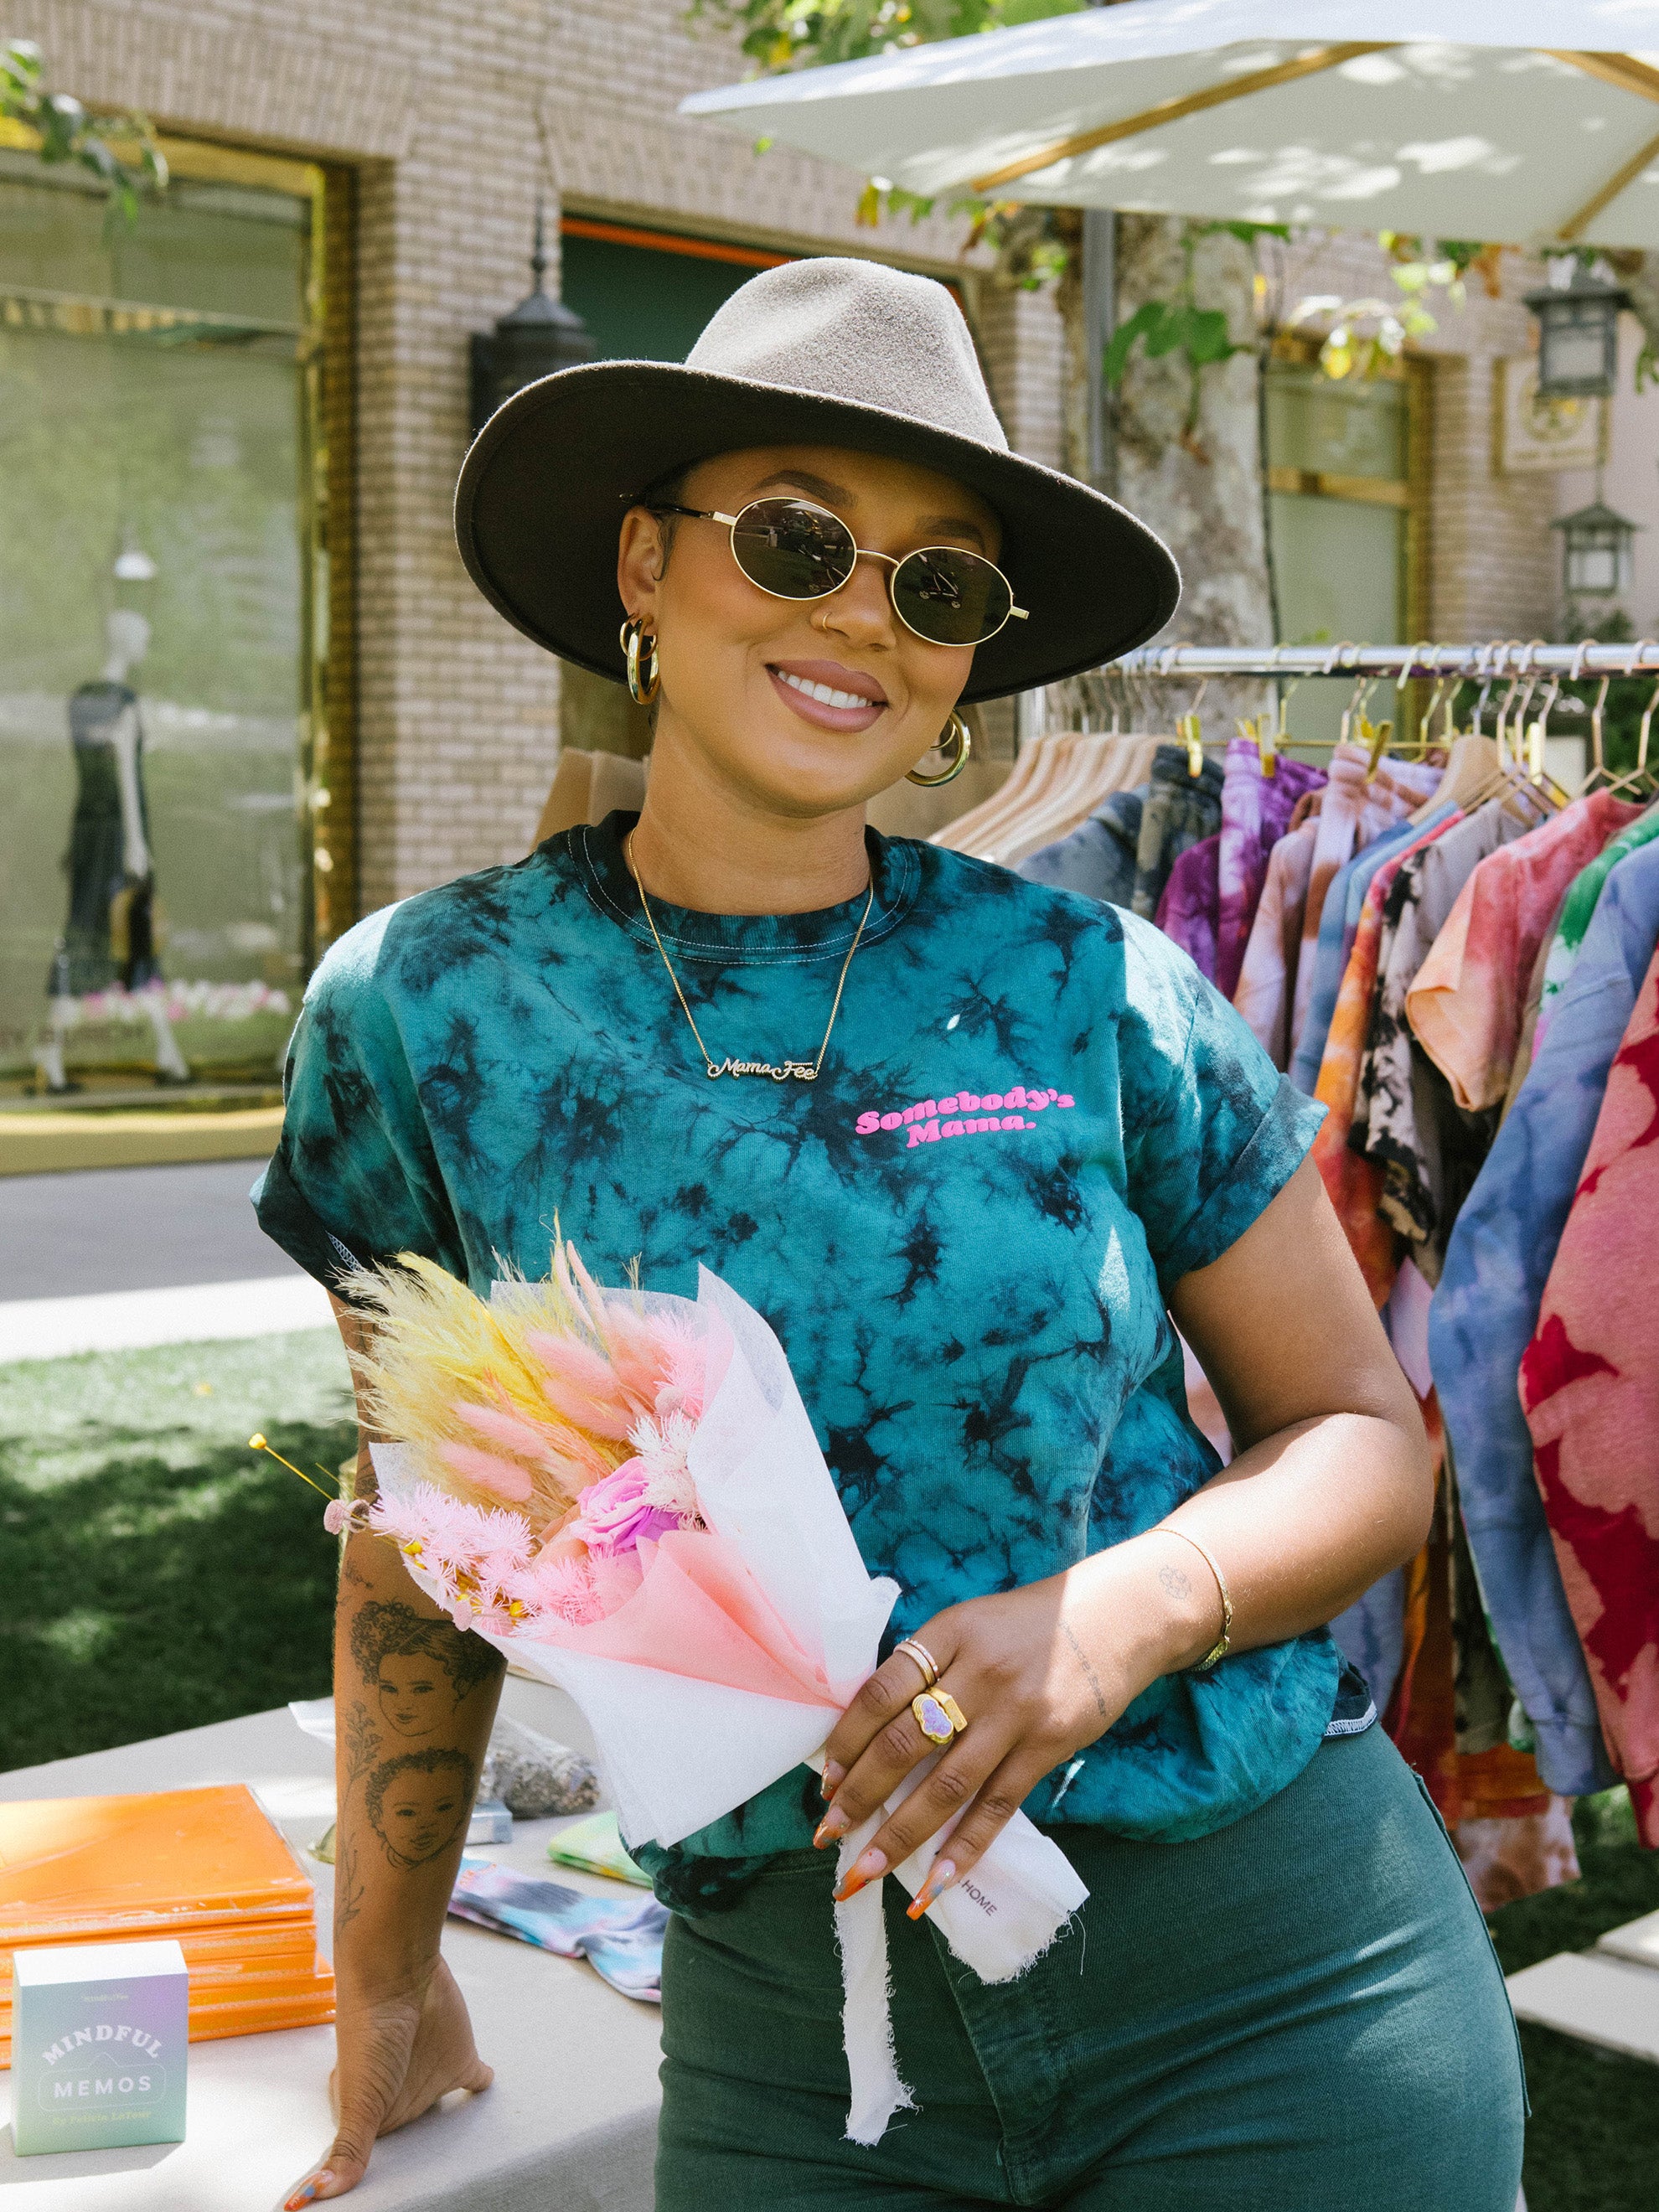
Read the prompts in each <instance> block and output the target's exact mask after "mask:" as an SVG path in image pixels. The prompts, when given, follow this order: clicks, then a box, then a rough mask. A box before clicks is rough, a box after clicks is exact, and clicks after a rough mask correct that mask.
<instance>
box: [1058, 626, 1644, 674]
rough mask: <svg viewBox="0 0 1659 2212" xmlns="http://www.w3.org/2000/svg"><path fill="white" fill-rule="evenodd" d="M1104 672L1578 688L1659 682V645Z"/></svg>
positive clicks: (1167, 649) (1152, 662) (1190, 663)
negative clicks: (1549, 682)
mask: <svg viewBox="0 0 1659 2212" xmlns="http://www.w3.org/2000/svg"><path fill="white" fill-rule="evenodd" d="M1100 672H1101V673H1102V675H1103V676H1135V677H1148V676H1150V677H1161V678H1174V679H1177V680H1178V679H1182V678H1185V679H1188V680H1191V679H1193V678H1201V677H1206V676H1208V677H1216V678H1221V677H1229V676H1234V677H1244V678H1251V677H1254V678H1261V679H1262V680H1263V681H1271V680H1272V679H1273V678H1305V677H1310V676H1333V677H1340V676H1350V677H1352V676H1369V677H1374V678H1378V679H1380V680H1388V679H1390V678H1391V679H1392V680H1393V681H1394V682H1395V683H1397V684H1404V683H1407V682H1410V681H1411V680H1412V679H1413V678H1450V677H1453V676H1455V677H1458V678H1462V679H1463V680H1466V681H1469V682H1474V683H1484V682H1486V681H1492V682H1496V681H1498V679H1499V678H1503V677H1510V676H1513V677H1535V676H1559V677H1561V678H1563V679H1564V680H1565V681H1566V682H1568V683H1572V684H1576V683H1578V682H1580V681H1581V680H1582V679H1583V678H1585V677H1595V676H1610V677H1611V676H1641V675H1659V641H1656V640H1655V639H1653V638H1648V637H1644V638H1638V640H1637V641H1636V643H1635V644H1634V645H1623V644H1615V645H1602V644H1599V643H1597V642H1596V641H1595V640H1594V639H1590V638H1586V639H1584V640H1583V641H1582V642H1581V643H1579V644H1577V645H1547V644H1546V643H1545V642H1544V641H1542V640H1541V639H1539V638H1534V639H1532V640H1531V641H1525V640H1522V639H1519V638H1506V639H1504V640H1501V641H1496V642H1494V643H1492V644H1488V645H1435V644H1432V643H1430V642H1426V641H1425V643H1423V644H1420V645H1351V644H1347V643H1346V642H1345V643H1343V644H1341V645H1336V646H1324V645H1275V646H1230V645H1143V646H1142V647H1139V650H1138V651H1137V652H1134V653H1124V654H1122V655H1121V658H1119V659H1116V660H1113V661H1109V662H1108V663H1107V664H1106V665H1105V667H1104V668H1103V669H1102V671H1100Z"/></svg>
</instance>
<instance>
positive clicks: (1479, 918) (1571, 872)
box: [1406, 791, 1642, 1113]
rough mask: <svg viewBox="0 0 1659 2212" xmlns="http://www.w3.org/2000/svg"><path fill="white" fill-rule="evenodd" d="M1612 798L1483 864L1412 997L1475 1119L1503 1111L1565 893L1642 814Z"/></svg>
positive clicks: (1424, 1034) (1568, 811)
mask: <svg viewBox="0 0 1659 2212" xmlns="http://www.w3.org/2000/svg"><path fill="white" fill-rule="evenodd" d="M1641 811H1642V810H1641V808H1640V807H1638V806H1632V805H1627V804H1626V801H1625V800H1623V799H1614V798H1613V797H1611V796H1610V795H1609V793H1607V792H1605V791H1597V792H1593V793H1591V794H1590V796H1589V798H1588V799H1574V801H1573V802H1572V805H1571V806H1564V807H1563V808H1562V810H1561V811H1560V812H1559V814H1557V815H1555V816H1553V817H1552V818H1551V819H1550V820H1549V821H1547V822H1546V823H1543V824H1542V826H1541V828H1539V829H1534V830H1532V831H1530V832H1529V833H1528V836H1524V837H1517V838H1516V841H1515V842H1514V843H1513V844H1511V845H1505V846H1504V847H1503V848H1501V850H1499V851H1498V852H1496V853H1494V854H1492V856H1491V858H1490V859H1489V860H1483V861H1482V862H1481V863H1480V866H1479V867H1478V868H1477V869H1476V870H1475V872H1474V874H1473V875H1472V876H1471V877H1470V878H1469V880H1468V883H1467V884H1464V886H1463V889H1462V891H1461V892H1460V894H1459V895H1458V899H1457V902H1456V904H1455V906H1454V907H1453V908H1452V910H1451V913H1450V915H1449V916H1448V918H1447V921H1446V926H1445V927H1444V928H1443V930H1442V931H1441V933H1440V934H1439V936H1438V937H1437V938H1436V939H1435V941H1434V946H1433V949H1432V950H1431V952H1430V954H1429V957H1428V958H1427V959H1426V960H1425V962H1424V963H1423V965H1422V968H1421V969H1420V970H1419V974H1418V978H1417V981H1416V982H1415V983H1413V986H1412V987H1411V990H1410V991H1409V993H1408V994H1407V999H1406V1013H1407V1019H1408V1020H1409V1021H1410V1023H1411V1025H1412V1030H1413V1033H1414V1035H1415V1036H1416V1037H1417V1041H1418V1042H1419V1044H1420V1045H1421V1046H1422V1048H1423V1049H1424V1051H1425V1052H1426V1053H1427V1054H1428V1055H1429V1058H1430V1059H1431V1060H1433V1062H1434V1064H1435V1066H1437V1068H1438V1069H1439V1070H1440V1072H1441V1073H1442V1074H1443V1076H1444V1077H1445V1078H1446V1080H1447V1081H1448V1082H1449V1084H1450V1085H1451V1087H1452V1096H1453V1097H1455V1099H1456V1101H1457V1103H1458V1104H1459V1105H1460V1106H1462V1108H1463V1109H1464V1110H1465V1111H1466V1112H1468V1113H1477V1112H1479V1111H1480V1109H1481V1108H1483V1107H1486V1106H1497V1105H1499V1104H1501V1103H1502V1101H1503V1097H1504V1091H1506V1090H1507V1089H1508V1088H1509V1080H1510V1067H1511V1066H1512V1065H1513V1063H1514V1060H1515V1048H1516V1044H1517V1043H1518V1042H1520V1036H1521V1018H1522V1000H1523V998H1524V994H1525V992H1526V988H1527V982H1528V977H1529V976H1530V975H1531V974H1532V963H1533V962H1534V959H1535V958H1536V957H1537V953H1538V946H1539V943H1540V940H1541V938H1542V936H1543V934H1544V932H1545V931H1546V930H1547V928H1548V927H1549V925H1550V921H1551V919H1552V917H1553V915H1554V913H1555V909H1556V907H1557V905H1558V903H1559V900H1560V897H1561V894H1562V893H1563V892H1564V891H1565V890H1566V888H1567V886H1568V884H1570V883H1571V881H1572V879H1573V878H1574V877H1575V876H1576V875H1577V873H1578V871H1579V870H1580V869H1581V868H1582V867H1583V866H1585V864H1586V863H1587V862H1588V861H1589V860H1594V859H1595V855H1596V854H1598V853H1599V852H1600V851H1601V848H1602V847H1603V846H1604V845H1605V844H1606V843H1607V841H1608V839H1609V838H1612V837H1615V836H1617V835H1618V834H1619V832H1620V830H1621V829H1626V828H1628V826H1629V825H1630V823H1632V822H1633V821H1634V820H1635V819H1636V817H1637V816H1638V814H1639V813H1640V812H1641Z"/></svg>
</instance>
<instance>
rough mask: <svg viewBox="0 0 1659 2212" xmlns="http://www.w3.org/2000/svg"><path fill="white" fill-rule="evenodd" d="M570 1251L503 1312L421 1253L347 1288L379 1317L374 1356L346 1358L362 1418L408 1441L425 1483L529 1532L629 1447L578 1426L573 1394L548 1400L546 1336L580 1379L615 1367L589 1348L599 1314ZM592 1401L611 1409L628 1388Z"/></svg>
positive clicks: (600, 1324)
mask: <svg viewBox="0 0 1659 2212" xmlns="http://www.w3.org/2000/svg"><path fill="white" fill-rule="evenodd" d="M565 1250H566V1248H564V1247H563V1246H562V1245H561V1246H559V1247H557V1248H556V1250H555V1255H554V1269H553V1275H552V1279H550V1280H549V1281H548V1282H545V1283H538V1284H525V1285H520V1295H519V1297H517V1298H515V1300H514V1302H513V1304H512V1305H511V1306H510V1307H508V1308H497V1307H493V1306H490V1305H488V1304H485V1302H484V1301H483V1299H482V1298H480V1297H476V1296H475V1295H474V1293H473V1292H472V1291H471V1290H469V1289H468V1287H467V1285H465V1283H462V1282H458V1281H457V1280H456V1279H455V1277H454V1276H453V1275H450V1274H447V1273H445V1272H444V1270H443V1269H442V1268H441V1267H435V1265H434V1264H433V1262H432V1261H430V1260H426V1259H423V1258H422V1256H421V1255H420V1254H418V1253H416V1252H402V1253H399V1254H398V1260H397V1262H396V1265H395V1266H393V1267H377V1268H368V1269H363V1270H362V1271H360V1272H359V1273H357V1274H356V1275H354V1276H353V1277H351V1278H350V1279H349V1281H348V1282H347V1283H345V1284H344V1285H343V1291H344V1293H345V1295H346V1296H347V1297H349V1298H350V1299H351V1301H352V1302H353V1303H354V1304H356V1305H358V1306H360V1307H362V1308H365V1309H367V1310H368V1313H369V1314H370V1315H371V1316H373V1320H372V1328H373V1336H372V1348H371V1349H370V1351H368V1352H366V1353H354V1354H353V1355H352V1364H353V1366H354V1367H355V1368H356V1370H357V1372H358V1374H359V1375H360V1376H362V1379H363V1381H364V1382H365V1383H367V1385H368V1392H367V1398H368V1404H367V1411H368V1414H369V1418H370V1419H371V1420H372V1421H373V1422H374V1425H375V1427H376V1428H377V1429H378V1430H379V1431H380V1434H381V1435H382V1436H386V1437H396V1438H397V1439H398V1442H399V1443H404V1444H405V1445H406V1446H407V1447H408V1449H410V1452H411V1453H412V1455H413V1456H414V1459H415V1462H416V1470H417V1472H418V1474H419V1475H420V1478H421V1480H423V1481H426V1482H430V1483H433V1484H435V1486H437V1487H438V1488H439V1489H441V1490H444V1491H447V1492H448V1493H449V1494H450V1495H451V1496H452V1497H455V1498H463V1499H465V1500H466V1502H467V1503H469V1504H477V1505H499V1504H501V1503H502V1502H503V1501H504V1500H506V1499H511V1500H512V1502H513V1504H516V1505H518V1506H519V1508H520V1510H522V1511H523V1513H524V1515H525V1516H526V1520H527V1521H528V1522H529V1523H530V1526H531V1528H532V1533H533V1534H537V1535H540V1534H544V1533H545V1532H546V1531H547V1530H548V1529H549V1528H552V1527H554V1526H556V1524H557V1523H558V1522H560V1521H562V1519H564V1517H565V1516H566V1515H567V1514H568V1511H569V1510H570V1507H571V1505H572V1504H573V1503H574V1499H575V1498H576V1495H577V1493H578V1492H580V1491H582V1490H584V1489H586V1487H587V1486H588V1485H589V1484H590V1483H593V1482H598V1481H600V1480H603V1479H604V1477H605V1475H607V1474H611V1472H612V1470H613V1469H614V1468H617V1466H619V1465H620V1464H621V1462H623V1460H624V1459H626V1458H627V1456H628V1453H629V1447H628V1444H627V1443H626V1441H625V1438H626V1430H625V1429H624V1430H623V1431H622V1433H621V1435H617V1434H616V1433H614V1432H613V1424H612V1422H611V1421H610V1420H605V1422H604V1426H603V1428H595V1427H590V1426H586V1425H583V1423H582V1421H581V1420H580V1407H581V1405H582V1404H583V1403H585V1402H586V1401H584V1400H582V1399H581V1398H580V1394H579V1395H578V1398H577V1401H576V1402H575V1403H574V1404H572V1405H571V1406H570V1407H569V1410H566V1409H565V1408H564V1407H558V1406H555V1405H554V1404H553V1403H551V1402H550V1396H549V1390H548V1383H549V1353H550V1352H552V1351H554V1350H555V1349H556V1346H554V1345H553V1343H552V1342H551V1341H550V1340H554V1339H563V1340H566V1343H567V1344H568V1347H569V1350H570V1352H572V1353H573V1354H574V1355H576V1361H577V1364H579V1365H580V1366H581V1367H582V1369H583V1370H584V1375H583V1380H584V1381H591V1380H592V1379H594V1378H592V1377H591V1376H590V1375H589V1374H588V1372H587V1369H588V1364H589V1363H590V1362H592V1361H593V1360H594V1358H595V1353H596V1352H597V1354H598V1360H597V1364H599V1366H601V1367H603V1368H604V1369H605V1370H606V1371H607V1372H609V1371H610V1360H609V1358H608V1357H607V1352H608V1346H606V1345H605V1342H604V1340H600V1341H599V1343H598V1344H597V1345H596V1344H595V1342H594V1340H595V1338H596V1337H597V1336H598V1335H599V1330H600V1329H601V1328H606V1327H607V1313H606V1310H605V1306H604V1304H603V1301H602V1298H601V1297H600V1294H599V1291H597V1290H596V1289H595V1288H594V1286H593V1285H592V1280H591V1279H590V1278H589V1277H588V1275H587V1273H586V1269H585V1268H582V1267H581V1263H580V1261H575V1263H574V1264H575V1268H576V1269H578V1270H580V1273H573V1272H572V1270H571V1268H570V1267H569V1265H568V1263H567V1262H566V1261H565V1258H564V1254H565ZM532 1332H533V1333H534V1334H537V1335H538V1337H540V1338H541V1339H542V1340H543V1341H542V1343H541V1345H540V1346H539V1356H538V1352H534V1351H532V1349H531V1348H530V1346H529V1345H528V1344H527V1343H526V1334H528V1333H532ZM607 1333H610V1332H609V1330H607ZM623 1333H624V1334H626V1333H627V1332H626V1328H625V1324H624V1328H623ZM561 1395H563V1394H561ZM598 1395H599V1397H600V1399H601V1401H604V1400H605V1398H611V1401H612V1402H615V1399H616V1398H617V1397H620V1396H622V1395H624V1394H623V1393H622V1392H620V1391H617V1392H614V1393H600V1394H598ZM595 1410H596V1411H597V1408H596V1409H595ZM607 1410H608V1407H607ZM573 1413H574V1414H576V1415H577V1418H572V1414H573Z"/></svg>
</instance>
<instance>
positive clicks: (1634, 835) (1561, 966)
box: [1533, 806, 1659, 1052]
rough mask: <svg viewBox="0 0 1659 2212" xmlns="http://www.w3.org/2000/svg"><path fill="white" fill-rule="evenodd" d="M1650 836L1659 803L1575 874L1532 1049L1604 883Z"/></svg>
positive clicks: (1552, 949) (1553, 941) (1656, 830)
mask: <svg viewBox="0 0 1659 2212" xmlns="http://www.w3.org/2000/svg"><path fill="white" fill-rule="evenodd" d="M1650 837H1659V806H1650V807H1649V809H1648V811H1647V812H1646V813H1645V814H1644V815H1642V816H1641V817H1639V818H1638V820H1637V821H1634V822H1632V823H1631V825H1630V828H1629V829H1621V830H1620V833H1619V835H1618V836H1616V837H1613V838H1610V839H1609V840H1608V842H1607V844H1605V845H1604V846H1603V847H1602V848H1601V851H1600V852H1599V853H1598V854H1596V856H1595V859H1594V860H1592V861H1591V862H1590V863H1589V866H1587V867H1583V868H1581V869H1580V870H1579V872H1578V873H1577V875H1576V876H1575V877H1574V878H1573V879H1572V883H1571V886H1570V887H1569V889H1568V891H1567V895H1566V897H1565V900H1564V901H1563V902H1562V907H1561V911H1560V913H1559V915H1557V916H1556V921H1555V929H1554V932H1553V935H1552V936H1551V938H1550V939H1549V951H1548V953H1547V956H1546V958H1545V963H1544V981H1543V987H1542V988H1541V991H1540V993H1539V994H1538V1017H1537V1021H1536V1024H1535V1025H1534V1033H1533V1050H1534V1052H1535V1051H1536V1050H1537V1049H1538V1041H1539V1035H1540V1033H1541V1032H1547V1030H1548V1029H1549V1025H1550V1017H1551V1015H1552V1014H1553V1012H1554V1010H1555V1001H1556V1000H1557V999H1559V997H1560V995H1561V991H1562V987H1563V986H1564V985H1565V982H1566V980H1567V978H1568V976H1569V975H1571V973H1572V970H1573V963H1574V962H1575V961H1576V960H1577V957H1578V952H1579V948H1580V946H1581V945H1583V942H1584V932H1585V931H1586V930H1587V929H1588V928H1589V926H1590V921H1591V918H1592V917H1593V915H1595V902H1596V901H1597V899H1599V898H1600V897H1601V890H1602V886H1603V885H1604V884H1606V882H1607V878H1608V877H1609V876H1610V875H1611V874H1612V873H1613V870H1614V869H1615V868H1616V867H1617V866H1618V865H1619V863H1620V860H1623V859H1624V857H1625V855H1626V854H1627V853H1634V852H1636V851H1638V849H1639V848H1641V847H1642V846H1644V845H1645V844H1646V843H1647V842H1648V840H1649V838H1650Z"/></svg>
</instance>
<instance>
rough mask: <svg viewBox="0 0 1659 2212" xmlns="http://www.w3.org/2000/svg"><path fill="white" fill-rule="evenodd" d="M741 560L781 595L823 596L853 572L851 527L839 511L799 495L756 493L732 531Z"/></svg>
mask: <svg viewBox="0 0 1659 2212" xmlns="http://www.w3.org/2000/svg"><path fill="white" fill-rule="evenodd" d="M732 551H733V552H734V553H735V554H736V555H737V556H738V567H739V568H741V569H742V570H743V573H744V575H745V576H747V577H748V578H749V580H750V582H751V583H756V584H758V585H759V586H760V587H761V589H762V591H763V592H773V593H775V596H776V597H777V598H779V599H823V597H824V596H825V594H826V593H828V592H833V591H835V590H836V589H837V588H838V587H839V586H841V585H842V584H844V583H845V582H846V581H847V579H848V577H849V576H850V575H851V574H852V573H853V563H854V559H855V558H856V553H855V549H854V544H853V536H852V532H850V531H849V530H848V527H847V525H846V524H845V523H844V522H842V520H841V519H840V517H839V516H837V515H834V514H830V513H827V512H826V511H825V510H824V509H823V508H822V507H808V506H806V505H805V504H804V502H803V501H800V500H798V499H757V500H756V501H753V502H752V503H751V504H750V506H748V507H744V510H743V512H742V513H741V514H739V515H738V520H737V523H736V526H735V527H734V528H733V530H732Z"/></svg>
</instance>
